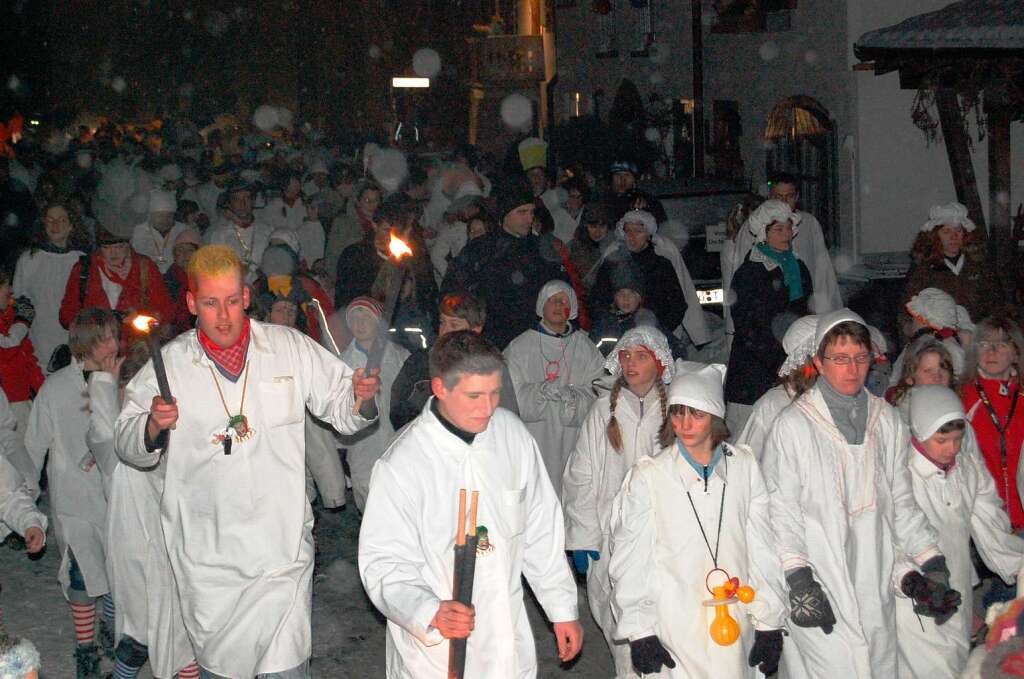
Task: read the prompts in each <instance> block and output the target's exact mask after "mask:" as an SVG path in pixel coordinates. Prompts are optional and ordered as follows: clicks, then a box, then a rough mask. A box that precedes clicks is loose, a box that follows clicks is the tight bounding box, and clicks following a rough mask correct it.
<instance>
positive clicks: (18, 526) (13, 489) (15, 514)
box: [0, 457, 47, 542]
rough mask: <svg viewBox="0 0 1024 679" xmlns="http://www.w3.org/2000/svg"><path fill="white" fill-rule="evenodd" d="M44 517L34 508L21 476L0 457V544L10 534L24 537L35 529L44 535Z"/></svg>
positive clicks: (30, 493) (30, 495) (33, 501)
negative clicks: (27, 532)
mask: <svg viewBox="0 0 1024 679" xmlns="http://www.w3.org/2000/svg"><path fill="white" fill-rule="evenodd" d="M46 526H47V521H46V515H45V514H43V513H42V512H40V511H39V509H38V508H37V507H36V503H35V500H34V499H33V498H32V491H31V490H29V488H28V486H27V485H25V481H24V479H22V477H21V474H20V473H19V472H18V470H17V469H15V468H14V467H13V466H11V463H10V462H8V461H7V460H6V459H4V458H3V457H0V542H3V541H4V540H5V539H7V536H8V535H10V534H11V532H12V531H13V532H15V533H17V534H18V535H21V536H23V537H24V535H25V531H27V530H28V529H29V528H32V527H37V528H39V529H40V530H42V531H43V535H44V537H45V535H46Z"/></svg>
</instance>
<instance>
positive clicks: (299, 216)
mask: <svg viewBox="0 0 1024 679" xmlns="http://www.w3.org/2000/svg"><path fill="white" fill-rule="evenodd" d="M308 212H309V210H308V208H307V206H306V203H305V202H304V201H302V200H296V201H295V204H294V205H288V204H287V203H285V202H284V199H283V198H281V197H280V196H278V197H277V198H274V199H272V200H271V201H270V202H269V203H267V206H266V207H265V208H263V209H262V210H259V212H258V216H257V218H258V220H259V221H261V222H264V223H266V224H267V225H268V226H269V227H270V231H271V233H273V232H274V231H277V230H278V229H288V230H289V231H294V232H295V235H296V236H297V237H298V239H299V253H298V254H299V256H300V257H302V258H303V259H304V260H306V265H307V266H313V264H315V263H316V262H317V261H318V260H321V259H323V258H324V248H325V246H326V243H327V236H326V235H325V234H324V227H323V226H321V224H320V222H319V221H316V220H310V219H307V215H308Z"/></svg>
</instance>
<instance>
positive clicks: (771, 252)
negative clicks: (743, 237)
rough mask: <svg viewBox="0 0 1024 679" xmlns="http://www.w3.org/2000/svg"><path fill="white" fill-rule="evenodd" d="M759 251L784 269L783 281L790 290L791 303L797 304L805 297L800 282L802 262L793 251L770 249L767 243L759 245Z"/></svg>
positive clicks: (802, 285)
mask: <svg viewBox="0 0 1024 679" xmlns="http://www.w3.org/2000/svg"><path fill="white" fill-rule="evenodd" d="M757 249H758V250H760V251H761V253H762V254H764V256H765V257H767V258H768V259H770V260H772V261H773V262H775V263H776V264H778V265H779V266H781V267H782V279H783V281H785V283H786V287H787V288H789V301H790V302H795V301H796V300H798V299H800V298H801V297H803V296H804V284H803V281H801V280H800V262H798V261H797V260H796V255H794V254H793V251H792V250H782V251H779V250H775V249H774V248H770V247H768V246H767V245H766V244H765V243H758V244H757Z"/></svg>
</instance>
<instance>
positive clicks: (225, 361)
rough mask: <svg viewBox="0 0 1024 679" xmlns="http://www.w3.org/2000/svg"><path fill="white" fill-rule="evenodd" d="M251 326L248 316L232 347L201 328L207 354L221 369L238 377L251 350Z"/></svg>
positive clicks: (202, 343)
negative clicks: (220, 344) (208, 334)
mask: <svg viewBox="0 0 1024 679" xmlns="http://www.w3.org/2000/svg"><path fill="white" fill-rule="evenodd" d="M249 328H250V323H249V319H248V317H246V319H245V324H244V325H243V326H242V333H241V334H240V335H239V336H238V341H237V342H235V343H234V344H232V345H231V346H230V347H221V346H219V345H218V344H217V343H216V342H214V341H213V340H212V339H210V338H209V337H207V336H206V333H204V332H203V329H202V328H199V330H198V336H199V343H200V344H201V345H203V349H204V350H205V351H206V354H207V355H208V356H209V357H210V358H211V359H212V360H213V362H214V363H216V364H217V366H218V367H219V368H220V369H221V370H223V371H225V372H226V373H228V374H229V375H234V376H235V377H236V378H238V377H239V376H240V375H241V374H242V369H243V368H244V367H245V356H246V354H247V353H248V351H249Z"/></svg>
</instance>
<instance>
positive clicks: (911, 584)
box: [900, 571, 960, 625]
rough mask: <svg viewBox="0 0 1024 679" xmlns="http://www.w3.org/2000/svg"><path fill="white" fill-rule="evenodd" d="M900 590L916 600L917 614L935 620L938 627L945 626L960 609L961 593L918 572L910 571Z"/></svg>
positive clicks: (904, 578)
mask: <svg viewBox="0 0 1024 679" xmlns="http://www.w3.org/2000/svg"><path fill="white" fill-rule="evenodd" d="M900 590H901V591H902V592H903V593H904V594H906V595H907V596H908V597H910V598H911V599H913V600H914V612H915V613H917V614H918V615H923V616H925V617H927V618H934V619H935V624H936V625H942V624H944V623H945V622H946V621H947V620H949V619H950V618H952V617H953V614H954V613H956V610H957V609H958V608H959V607H960V592H957V591H956V590H955V589H950V588H949V587H947V586H946V585H944V584H942V582H941V581H935V580H931V579H930V578H927V577H925V576H924V575H921V574H920V573H918V572H917V571H910V572H909V573H907V574H906V575H904V576H903V580H902V581H901V582H900Z"/></svg>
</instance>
